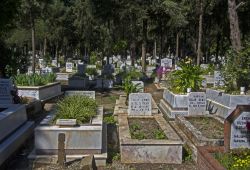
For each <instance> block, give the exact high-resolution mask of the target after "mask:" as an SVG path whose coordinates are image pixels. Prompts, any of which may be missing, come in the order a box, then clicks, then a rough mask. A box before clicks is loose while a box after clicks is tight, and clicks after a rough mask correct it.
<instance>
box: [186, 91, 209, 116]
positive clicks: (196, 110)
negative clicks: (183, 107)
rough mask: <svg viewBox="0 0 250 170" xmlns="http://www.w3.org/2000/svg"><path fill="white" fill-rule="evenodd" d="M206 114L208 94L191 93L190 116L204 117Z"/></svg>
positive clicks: (189, 102)
mask: <svg viewBox="0 0 250 170" xmlns="http://www.w3.org/2000/svg"><path fill="white" fill-rule="evenodd" d="M205 113H206V94H205V93H204V92H191V93H189V95H188V115H202V114H205Z"/></svg>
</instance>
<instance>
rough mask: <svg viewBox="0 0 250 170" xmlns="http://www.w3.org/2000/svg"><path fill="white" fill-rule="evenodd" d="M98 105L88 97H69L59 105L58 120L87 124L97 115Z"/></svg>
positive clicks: (56, 117)
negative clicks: (70, 120)
mask: <svg viewBox="0 0 250 170" xmlns="http://www.w3.org/2000/svg"><path fill="white" fill-rule="evenodd" d="M96 111H97V103H96V101H95V100H94V99H91V98H89V97H86V96H67V97H65V98H64V99H63V100H61V101H60V102H58V104H57V114H56V116H55V118H54V121H55V120H56V119H76V120H77V123H78V124H83V123H87V122H89V121H90V119H91V118H92V117H93V116H94V115H96Z"/></svg>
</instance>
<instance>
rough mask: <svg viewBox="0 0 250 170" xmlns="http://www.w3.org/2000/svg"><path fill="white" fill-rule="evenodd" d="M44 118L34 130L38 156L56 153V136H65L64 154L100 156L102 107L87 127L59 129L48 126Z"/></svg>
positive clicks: (102, 132)
mask: <svg viewBox="0 0 250 170" xmlns="http://www.w3.org/2000/svg"><path fill="white" fill-rule="evenodd" d="M48 121H49V119H48V118H45V119H44V120H43V121H42V122H41V124H40V126H38V127H37V128H36V129H35V150H36V154H38V155H50V154H52V155H55V154H57V153H58V135H59V133H64V134H65V152H66V154H67V155H80V154H100V153H101V152H102V149H103V134H104V130H103V126H104V125H103V107H101V106H100V107H98V112H97V115H96V117H95V118H93V119H92V122H91V123H90V124H87V125H80V126H72V127H65V126H63V127H59V126H56V125H48Z"/></svg>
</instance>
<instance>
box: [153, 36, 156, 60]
mask: <svg viewBox="0 0 250 170" xmlns="http://www.w3.org/2000/svg"><path fill="white" fill-rule="evenodd" d="M153 58H154V59H156V40H154V52H153Z"/></svg>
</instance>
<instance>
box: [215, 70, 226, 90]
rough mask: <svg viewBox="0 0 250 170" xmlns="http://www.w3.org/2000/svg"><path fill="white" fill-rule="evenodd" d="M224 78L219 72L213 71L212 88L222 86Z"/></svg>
mask: <svg viewBox="0 0 250 170" xmlns="http://www.w3.org/2000/svg"><path fill="white" fill-rule="evenodd" d="M224 85H225V83H224V78H223V77H222V74H221V72H220V71H214V87H218V86H224Z"/></svg>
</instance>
